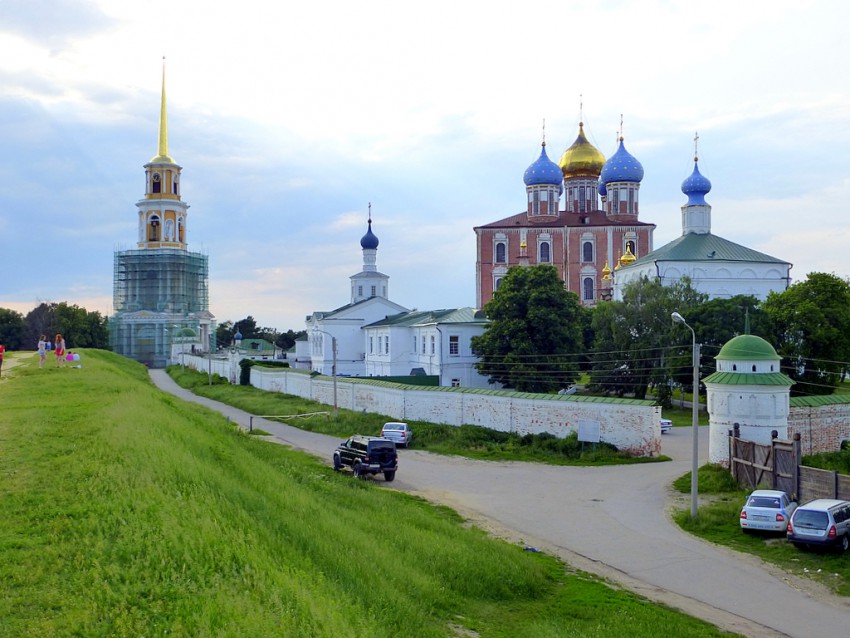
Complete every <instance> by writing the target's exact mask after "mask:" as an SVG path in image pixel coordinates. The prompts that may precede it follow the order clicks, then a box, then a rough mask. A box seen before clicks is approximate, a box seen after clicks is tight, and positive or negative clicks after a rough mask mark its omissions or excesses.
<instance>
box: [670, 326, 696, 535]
mask: <svg viewBox="0 0 850 638" xmlns="http://www.w3.org/2000/svg"><path fill="white" fill-rule="evenodd" d="M670 317H671V318H672V319H673V322H674V323H681V324H683V325H684V326H685V327H686V328H687V329H688V330H690V331H691V344H692V349H693V358H694V360H693V366H694V380H693V387H694V390H693V396H692V397H691V406H692V408H693V409H692V419H693V422H692V428H691V429H692V432H693V460H692V464H691V518H694V519H695V518H696V517H697V500H698V497H697V487H698V482H697V481H698V479H697V473H698V471H699V456H698V455H699V358H700V352H699V350H700V344H698V343H697V335H696V333H695V332H694V329H693V328H691V327H690V326H689V325H688V322H687V321H685V318H684V317H683V316H682V315H680V314H679V313H678V312H674V313H673V314H671V315H670Z"/></svg>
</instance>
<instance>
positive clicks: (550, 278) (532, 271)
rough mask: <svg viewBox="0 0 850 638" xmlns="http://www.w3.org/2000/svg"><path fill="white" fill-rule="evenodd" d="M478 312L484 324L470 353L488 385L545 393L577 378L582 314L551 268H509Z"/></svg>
mask: <svg viewBox="0 0 850 638" xmlns="http://www.w3.org/2000/svg"><path fill="white" fill-rule="evenodd" d="M484 312H485V313H486V315H487V318H488V319H490V323H489V325H488V326H487V329H486V330H485V332H484V334H482V335H480V336H477V337H473V339H472V352H473V353H474V354H475V355H477V356H478V357H480V359H481V360H480V361H479V362H478V363H476V364H475V367H476V368H477V370H478V371H479V372H480V373H481V374H483V375H486V376H488V377H489V378H490V382H491V383H501V384H502V385H504V386H506V387H509V388H514V389H516V390H519V391H522V392H550V391H553V390H557V389H558V388H563V387H565V386H567V385H569V384H570V383H572V382H573V381H575V380H576V379H577V378H578V358H579V355H580V354H581V352H582V351H583V341H582V339H583V334H582V323H583V322H582V313H584V312H586V311H585V310H584V308H582V307H581V305H580V304H579V301H578V297H577V296H576V295H575V294H574V293H571V292H568V291H567V289H566V288H565V286H564V282H563V281H562V280H561V278H560V277H559V275H558V271H557V270H556V269H555V268H554V267H553V266H549V265H540V266H530V267H523V266H519V267H514V268H511V269H510V270H508V273H507V275H506V276H505V277H504V278H503V279H502V283H501V286H500V287H499V289H498V290H497V291H496V293H495V294H494V295H493V298H492V299H491V300H490V301H489V302H488V303H487V305H486V306H485V307H484Z"/></svg>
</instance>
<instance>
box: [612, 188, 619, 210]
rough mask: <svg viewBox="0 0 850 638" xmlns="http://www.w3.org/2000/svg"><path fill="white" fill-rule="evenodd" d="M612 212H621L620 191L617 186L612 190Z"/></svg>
mask: <svg viewBox="0 0 850 638" xmlns="http://www.w3.org/2000/svg"><path fill="white" fill-rule="evenodd" d="M611 199H612V201H611V212H612V213H613V214H615V215H616V214H617V213H619V212H620V191H619V190H617V189H616V188H615V189H613V190H612V191H611Z"/></svg>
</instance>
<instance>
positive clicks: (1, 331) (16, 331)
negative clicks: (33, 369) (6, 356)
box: [0, 308, 35, 350]
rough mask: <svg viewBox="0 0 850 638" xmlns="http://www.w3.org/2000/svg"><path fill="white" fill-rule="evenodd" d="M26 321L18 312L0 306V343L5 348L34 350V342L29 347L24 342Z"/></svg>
mask: <svg viewBox="0 0 850 638" xmlns="http://www.w3.org/2000/svg"><path fill="white" fill-rule="evenodd" d="M25 336H26V323H25V322H24V317H23V315H22V314H21V313H20V312H17V311H15V310H10V309H9V308H0V343H2V344H3V345H4V346H6V350H35V344H33V346H32V347H29V346H28V345H27V344H26V343H25V342H24V339H25Z"/></svg>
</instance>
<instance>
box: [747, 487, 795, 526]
mask: <svg viewBox="0 0 850 638" xmlns="http://www.w3.org/2000/svg"><path fill="white" fill-rule="evenodd" d="M796 509H797V504H796V503H795V502H793V501H792V500H791V499H790V498H789V497H788V495H787V494H786V493H785V492H781V491H779V490H756V491H755V492H753V493H752V494H750V495H749V496H748V497H747V502H746V503H745V504H744V507H743V508H742V509H741V517H740V519H739V520H740V522H741V529H743V530H744V531H745V532H747V531H749V530H753V529H757V530H762V531H767V532H784V531H786V530H787V529H788V521H789V520H790V519H791V515H792V514H793V513H794V510H796Z"/></svg>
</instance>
